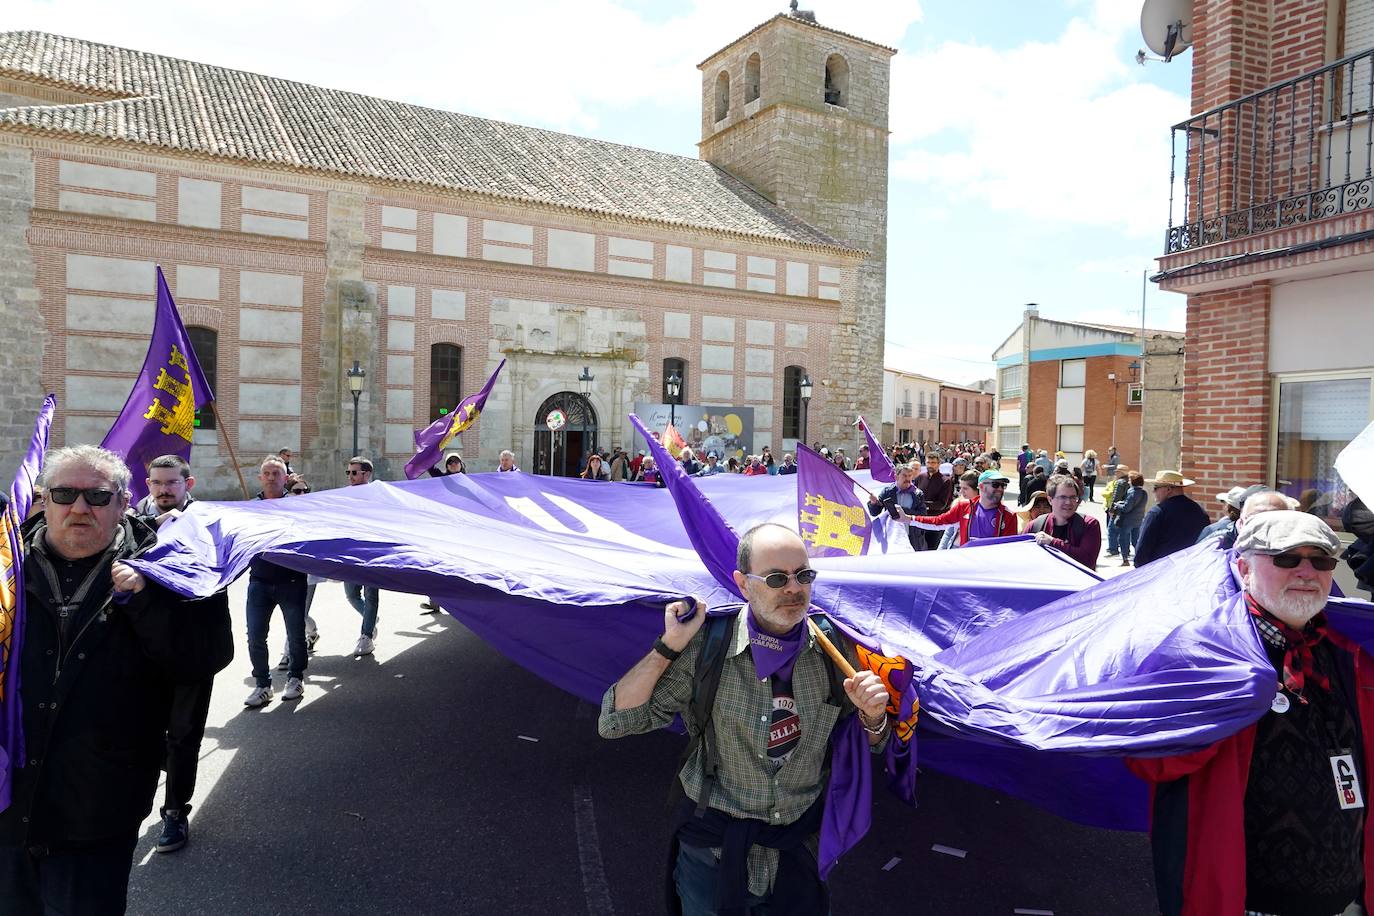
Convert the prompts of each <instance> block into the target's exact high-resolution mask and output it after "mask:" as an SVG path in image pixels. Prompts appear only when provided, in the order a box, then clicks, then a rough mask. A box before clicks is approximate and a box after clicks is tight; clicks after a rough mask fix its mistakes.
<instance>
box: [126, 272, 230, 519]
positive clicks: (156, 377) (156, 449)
mask: <svg viewBox="0 0 1374 916" xmlns="http://www.w3.org/2000/svg"><path fill="white" fill-rule="evenodd" d="M214 399H215V394H214V392H213V391H211V390H210V385H209V383H207V382H206V381H205V374H204V373H203V372H201V371H200V364H199V363H197V362H196V354H195V352H194V351H193V350H192V349H191V341H190V338H188V337H187V336H186V328H185V326H183V325H182V323H181V316H180V315H179V314H177V304H176V302H174V301H173V300H172V292H171V290H169V289H168V288H167V279H166V278H165V277H164V276H163V275H162V268H161V267H159V268H157V310H156V312H155V313H154V315H153V337H152V340H151V341H150V342H149V344H148V355H147V356H146V357H145V358H144V360H143V370H142V371H141V372H139V374H138V378H137V379H135V380H134V387H133V391H131V392H130V393H129V399H128V400H127V401H125V402H124V409H123V410H121V411H120V412H119V416H118V417H117V418H116V419H115V421H114V425H113V426H111V427H110V431H109V433H107V434H106V436H105V441H104V442H102V443H100V444H101V445H102V446H104V447H105V448H107V449H109V450H110V451H112V452H114V453H115V454H117V455H119V456H120V457H122V458H123V459H124V463H125V464H127V465H128V466H129V471H130V473H132V474H133V479H132V480H131V481H130V482H129V490H130V492H131V493H132V494H133V498H132V500H131V502H137V501H138V500H140V499H142V498H143V497H145V496H147V495H148V483H147V479H148V462H150V461H152V460H153V459H154V458H157V457H159V456H161V455H180V456H181V457H183V458H185V459H186V460H187V461H190V460H191V434H192V432H193V431H194V430H195V426H196V411H197V410H199V409H200V408H202V407H205V406H206V405H208V404H209V403H210V402H211V401H213V400H214ZM225 435H228V432H227V431H226V432H225Z"/></svg>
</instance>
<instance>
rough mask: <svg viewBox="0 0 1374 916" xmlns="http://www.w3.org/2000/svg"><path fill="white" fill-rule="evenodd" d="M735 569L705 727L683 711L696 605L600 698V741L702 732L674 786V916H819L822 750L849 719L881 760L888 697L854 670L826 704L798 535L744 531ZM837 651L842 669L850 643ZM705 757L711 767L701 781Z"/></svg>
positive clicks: (695, 648) (873, 678)
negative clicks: (671, 729) (739, 603)
mask: <svg viewBox="0 0 1374 916" xmlns="http://www.w3.org/2000/svg"><path fill="white" fill-rule="evenodd" d="M736 566H737V567H738V568H737V569H736V571H735V574H734V579H735V585H736V586H737V587H738V589H739V590H740V593H741V594H743V595H744V597H745V598H746V599H747V601H748V603H747V604H746V605H745V606H744V608H742V609H741V610H740V612H739V613H738V614H737V615H735V617H734V618H733V619H727V623H728V625H729V630H728V632H727V639H726V643H725V650H724V660H723V667H722V668H720V675H719V681H718V682H717V683H718V689H717V690H716V693H715V698H714V704H713V705H712V706H711V707H710V708H709V709H710V712H709V714H708V716H707V721H706V722H699V721H697V719H696V716H695V714H694V712H693V710H694V706H695V704H694V702H693V700H694V691H695V687H696V682H695V681H694V673H695V670H696V665H697V661H698V658H699V656H700V654H701V652H702V647H703V646H704V645H705V644H706V640H705V636H706V635H707V633H706V631H707V630H708V629H709V627H705V628H704V627H703V626H702V623H703V622H704V621H705V619H706V606H705V604H703V603H702V602H701V601H697V602H696V607H695V612H694V613H692V614H691V615H690V616H689V617H688V619H687V620H685V621H684V620H681V619H679V614H682V615H683V616H686V615H687V612H688V611H689V608H688V606H687V604H686V602H682V601H675V602H673V603H672V604H670V605H668V607H667V608H666V609H665V611H664V614H663V622H664V629H663V635H662V636H661V637H659V638H658V639H656V640H654V647H653V649H652V650H651V651H650V652H649V654H648V655H646V656H645V657H644V658H643V659H641V660H640V661H639V663H638V664H636V665H635V666H634V667H633V668H631V669H630V671H629V672H628V673H626V675H625V676H624V677H622V678H621V679H620V680H619V681H618V682H617V683H616V684H615V685H613V686H612V687H611V688H610V689H609V690H607V691H606V695H605V697H603V698H602V701H601V718H600V721H599V723H598V729H599V731H600V733H601V736H602V737H603V738H620V737H624V736H625V735H635V734H641V733H644V732H648V731H652V730H654V729H657V728H661V727H662V726H664V725H667V724H668V723H669V722H671V721H672V720H673V717H674V716H675V715H678V714H681V715H682V717H683V719H684V724H685V725H686V726H687V729H688V731H689V733H690V734H692V735H699V734H701V733H702V731H703V730H704V731H705V735H706V738H705V740H704V741H701V742H697V743H694V745H693V746H692V748H691V749H690V754H689V756H688V757H687V759H686V763H685V765H684V766H683V767H682V769H681V772H680V773H679V774H678V778H679V779H680V780H681V783H682V788H683V790H684V792H685V795H686V797H685V798H684V799H683V800H682V801H681V803H679V804H678V805H676V806H675V808H674V810H673V811H672V814H671V816H672V818H673V829H672V835H673V845H674V847H675V848H676V854H675V856H674V857H673V858H672V860H671V861H672V868H673V874H672V879H673V887H674V897H675V900H676V902H677V903H678V905H679V906H680V911H681V912H682V913H684V914H687V916H700V914H706V913H717V912H722V913H723V912H763V911H764V908H766V909H767V911H768V912H772V913H786V914H789V916H812V914H814V916H819V914H823V913H827V912H829V905H828V894H827V891H826V888H825V884H824V882H823V881H822V880H821V878H820V875H819V873H818V869H817V864H816V849H817V835H818V833H819V829H820V824H821V813H822V811H821V809H822V807H823V805H824V801H823V796H824V790H825V788H826V780H827V777H828V775H829V772H828V771H829V754H828V752H827V750H826V747H827V743H828V741H829V739H830V735H831V732H832V729H833V727H834V726H835V723H836V722H837V721H839V720H840V719H841V717H843V716H846V715H849V714H853V713H857V714H858V715H859V717H860V718H861V720H862V722H863V725H864V728H865V730H866V731H867V732H868V744H869V748H870V750H872V751H874V752H875V753H876V752H879V751H881V750H882V749H883V747H884V746H885V745H886V742H887V737H888V733H889V731H890V727H889V722H888V716H887V712H886V704H887V690H886V688H884V687H883V683H882V681H881V680H880V679H879V678H878V676H877V675H876V674H873V672H871V671H867V670H863V671H859V672H858V673H857V674H855V675H854V676H853V677H852V678H847V679H844V681H843V691H842V695H841V696H840V697H839V698H837V699H836V698H832V686H833V684H832V672H831V663H830V662H828V660H827V659H826V656H825V655H824V653H823V651H822V649H821V647H820V645H818V644H817V641H816V639H815V637H814V636H813V635H812V634H811V633H810V632H809V631H808V628H807V624H806V615H807V609H808V608H809V607H810V605H811V583H812V582H813V581H814V580H815V578H816V572H815V570H813V569H812V568H811V565H810V559H809V558H808V557H807V554H806V545H805V544H803V543H802V540H801V538H800V537H799V536H798V535H797V533H796V532H795V531H793V530H791V529H789V528H784V527H782V526H781V525H775V524H764V525H758V526H756V527H754V528H752V529H750V530H749V531H747V532H746V533H745V534H744V536H743V537H742V538H740V543H739V552H738V557H737V562H736ZM713 626H719V624H715V625H713ZM836 636H838V633H837V634H836ZM836 642H837V644H838V645H839V646H840V648H841V651H843V652H844V653H845V654H846V655H847V656H848V657H849V659H850V661H851V663H852V662H853V659H854V655H853V647H852V645H850V644H849V643H848V642H847V641H846V640H844V639H843V638H839V639H837V640H836ZM717 658H719V657H717ZM708 670H709V669H708ZM761 711H762V712H763V713H764V715H763V722H764V723H767V724H766V725H765V726H764V727H760V725H759V718H760V712H761ZM770 711H771V718H770V717H769V715H768V713H769V712H770ZM713 758H714V759H715V761H716V763H717V766H716V767H715V768H714V770H713V771H708V767H707V765H706V764H707V761H708V760H710V759H713Z"/></svg>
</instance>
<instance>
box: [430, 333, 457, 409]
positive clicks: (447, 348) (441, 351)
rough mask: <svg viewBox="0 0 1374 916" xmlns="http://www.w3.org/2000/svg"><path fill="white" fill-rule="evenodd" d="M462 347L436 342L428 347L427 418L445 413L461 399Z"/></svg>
mask: <svg viewBox="0 0 1374 916" xmlns="http://www.w3.org/2000/svg"><path fill="white" fill-rule="evenodd" d="M462 388H463V348H462V347H459V346H455V345H454V344H449V343H437V344H434V345H432V346H431V347H430V348H429V420H430V421H431V422H432V421H434V420H437V419H439V418H440V417H442V416H444V415H446V414H447V413H448V412H449V411H450V410H453V409H454V408H455V407H457V406H458V402H459V401H461V400H462V399H463V393H462Z"/></svg>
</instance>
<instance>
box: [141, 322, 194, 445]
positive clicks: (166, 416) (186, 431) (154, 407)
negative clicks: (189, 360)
mask: <svg viewBox="0 0 1374 916" xmlns="http://www.w3.org/2000/svg"><path fill="white" fill-rule="evenodd" d="M167 362H168V363H169V364H170V365H171V366H172V367H173V368H175V369H180V370H181V372H182V373H183V374H184V376H185V378H184V380H179V379H176V378H174V377H172V376H171V375H168V374H167V368H166V367H165V366H164V367H163V368H161V369H159V370H158V375H157V381H156V382H154V383H153V387H154V388H156V389H157V390H158V391H163V392H166V393H167V394H168V395H170V397H169V399H168V402H169V404H171V406H167V405H164V404H163V403H162V398H160V397H155V398H153V403H152V404H150V405H149V406H148V412H147V413H145V414H144V415H143V419H145V420H155V421H157V422H159V423H161V424H162V429H161V430H160V432H162V433H164V434H166V435H173V436H180V437H181V438H183V439H185V440H186V441H187V442H190V441H191V432H192V430H194V429H195V428H196V398H195V394H194V393H193V392H192V390H191V369H190V367H189V366H187V365H186V356H185V354H183V353H182V352H181V351H180V350H179V349H177V346H176V344H172V354H171V356H169V357H168V358H167Z"/></svg>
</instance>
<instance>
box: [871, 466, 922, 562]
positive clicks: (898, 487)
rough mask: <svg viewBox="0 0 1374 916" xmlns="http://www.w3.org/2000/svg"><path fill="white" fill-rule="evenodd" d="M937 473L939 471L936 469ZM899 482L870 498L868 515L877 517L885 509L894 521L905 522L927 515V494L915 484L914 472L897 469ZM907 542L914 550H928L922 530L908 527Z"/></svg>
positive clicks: (904, 468) (906, 468)
mask: <svg viewBox="0 0 1374 916" xmlns="http://www.w3.org/2000/svg"><path fill="white" fill-rule="evenodd" d="M936 473H939V470H938V469H936ZM896 474H897V482H896V483H890V484H888V485H887V486H885V487H883V489H882V491H881V492H880V493H878V495H877V496H874V495H873V494H871V493H870V494H869V496H868V514H869V515H872V516H877V515H879V514H881V513H882V512H883V510H884V509H886V510H887V512H888V513H890V514H892V517H893V520H894V521H904V520H906V519H909V518H914V517H915V516H918V515H925V514H926V497H925V494H924V493H922V492H921V490H920V489H919V488H918V487H917V486H916V485H915V483H913V480H914V479H915V477H916V474H915V472H914V471H912V470H911V468H909V467H907V466H906V465H902V466H901V467H899V468H897V471H896ZM906 533H907V540H909V541H910V542H911V549H912V550H925V549H926V533H925V532H924V531H922V530H921V529H920V528H916V527H913V526H910V525H908V526H907V529H906Z"/></svg>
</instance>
